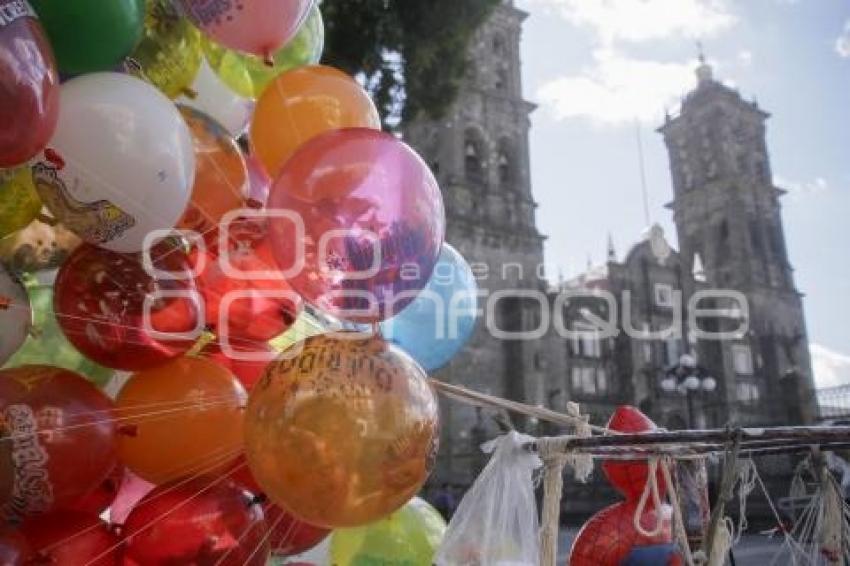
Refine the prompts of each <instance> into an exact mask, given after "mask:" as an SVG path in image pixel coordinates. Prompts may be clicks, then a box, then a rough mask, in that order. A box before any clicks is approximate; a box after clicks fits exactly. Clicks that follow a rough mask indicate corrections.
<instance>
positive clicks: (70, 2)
mask: <svg viewBox="0 0 850 566" xmlns="http://www.w3.org/2000/svg"><path fill="white" fill-rule="evenodd" d="M30 3H31V4H32V6H33V8H35V11H36V13H37V14H38V17H39V19H40V20H41V24H42V25H43V26H44V28H45V30H46V31H47V36H48V37H49V38H50V43H51V44H52V45H53V52H54V53H55V55H56V61H57V63H58V64H59V70H60V71H61V72H63V73H65V74H68V75H81V74H84V73H93V72H95V71H110V70H112V69H114V68H115V66H116V65H118V64H119V63H120V62H121V61H122V60H123V59H124V57H126V56H127V54H128V53H130V52H131V51H132V50H133V48H134V47H135V46H136V44H137V43H138V42H139V39H140V38H141V36H142V26H143V23H144V20H145V0H30Z"/></svg>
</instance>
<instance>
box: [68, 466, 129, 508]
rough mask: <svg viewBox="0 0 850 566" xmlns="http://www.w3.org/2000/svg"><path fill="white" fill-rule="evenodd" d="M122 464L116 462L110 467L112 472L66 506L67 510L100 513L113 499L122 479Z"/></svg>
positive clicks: (116, 495) (116, 494)
mask: <svg viewBox="0 0 850 566" xmlns="http://www.w3.org/2000/svg"><path fill="white" fill-rule="evenodd" d="M124 473H125V470H124V466H123V465H121V464H118V465H117V466H115V468H113V469H112V473H110V474H109V476H107V478H106V479H105V480H103V481H102V482H100V485H98V486H97V487H96V488H94V489H93V490H92V491H90V492H89V493H87V494H86V495H84V496H83V497H81V498H80V499H78V500H77V501H75V502H74V503H72V504H71V505H68V506H67V509H68V510H71V511H79V512H81V513H87V514H89V515H98V516H99V515H100V514H101V513H103V512H104V511H106V510H107V509H109V506H110V505H112V503H113V502H114V501H115V498H116V497H118V492H119V490H120V489H121V483H122V482H123V481H124Z"/></svg>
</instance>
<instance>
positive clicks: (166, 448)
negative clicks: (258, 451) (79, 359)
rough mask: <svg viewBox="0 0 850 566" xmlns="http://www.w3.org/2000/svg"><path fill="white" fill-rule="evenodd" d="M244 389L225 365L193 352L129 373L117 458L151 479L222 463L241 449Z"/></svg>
mask: <svg viewBox="0 0 850 566" xmlns="http://www.w3.org/2000/svg"><path fill="white" fill-rule="evenodd" d="M246 397H247V394H246V393H245V389H244V388H243V387H242V385H241V384H240V383H239V381H238V380H237V379H236V377H234V376H233V374H232V373H230V372H229V371H228V370H226V369H225V368H223V367H221V366H220V365H218V364H216V363H215V362H213V361H211V360H208V359H204V358H195V357H184V358H178V359H176V360H172V361H170V362H168V363H167V364H165V365H162V366H158V367H156V368H154V369H150V370H146V371H143V372H139V373H137V374H135V375H134V376H133V377H131V378H130V380H129V381H128V382H127V383H126V384H125V385H124V387H123V388H122V389H121V392H120V393H119V394H118V399H117V401H116V404H117V407H116V411H117V414H118V416H119V418H120V419H121V426H120V427H119V429H118V432H119V440H118V452H119V455H120V457H121V461H122V462H124V464H125V465H126V466H127V467H128V468H130V470H132V471H133V472H134V473H135V474H137V475H138V476H139V477H141V478H142V479H144V480H147V481H149V482H151V483H155V484H162V483H165V482H168V481H171V480H175V479H178V478H181V477H184V476H190V475H199V474H211V473H215V472H218V471H220V470H222V469H224V468H225V467H226V466H227V465H228V464H230V463H231V462H232V461H233V460H235V459H236V458H237V457H238V456H239V454H240V453H241V451H242V447H243V440H242V411H243V407H244V405H245V400H246Z"/></svg>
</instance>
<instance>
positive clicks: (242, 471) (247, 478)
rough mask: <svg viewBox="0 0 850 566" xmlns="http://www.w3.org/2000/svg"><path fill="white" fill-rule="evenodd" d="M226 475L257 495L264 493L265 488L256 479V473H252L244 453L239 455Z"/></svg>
mask: <svg viewBox="0 0 850 566" xmlns="http://www.w3.org/2000/svg"><path fill="white" fill-rule="evenodd" d="M224 475H226V476H228V477H229V478H230V479H232V480H233V481H234V482H236V483H237V484H238V485H240V486H241V487H243V488H244V489H245V490H247V491H250V492H251V493H252V494H254V495H256V496H260V495H263V488H261V487H260V484H258V483H257V480H256V479H254V474H252V473H251V468H250V467H249V466H248V461H247V460H246V459H245V456H244V455H242V456H239V458H238V459H237V460H236V461H235V462H234V463H233V465H232V466H231V467H230V469H229V470H228V471H227V472H225V474H224Z"/></svg>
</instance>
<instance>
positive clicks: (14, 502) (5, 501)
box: [0, 366, 116, 520]
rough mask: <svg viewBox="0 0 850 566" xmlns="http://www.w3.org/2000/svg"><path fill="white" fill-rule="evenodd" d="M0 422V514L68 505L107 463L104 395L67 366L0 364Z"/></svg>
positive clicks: (111, 445) (101, 476)
mask: <svg viewBox="0 0 850 566" xmlns="http://www.w3.org/2000/svg"><path fill="white" fill-rule="evenodd" d="M0 424H2V426H0V429H5V430H6V431H7V434H8V439H7V441H6V442H0V498H2V499H0V518H5V519H7V520H16V519H21V518H25V517H30V516H33V515H39V514H43V513H45V512H47V511H50V510H52V509H56V508H62V507H67V506H68V505H72V504H74V503H76V502H77V501H78V500H79V499H80V498H81V497H82V496H84V495H86V494H88V493H90V492H92V491H93V490H94V489H96V488H97V487H98V485H100V484H101V482H103V481H104V480H105V479H106V477H107V476H108V475H109V473H110V472H111V471H112V470H113V469H114V468H115V465H116V431H115V422H114V415H113V404H112V401H111V400H110V399H109V398H108V397H107V396H106V395H104V394H103V393H101V392H100V390H98V389H97V388H96V387H95V386H94V385H92V384H91V383H90V382H89V381H87V380H86V379H85V378H83V377H82V376H79V375H77V374H75V373H74V372H71V371H68V370H64V369H59V368H54V367H48V366H23V367H20V368H15V369H4V370H0ZM4 485H5V488H4V487H3V486H4Z"/></svg>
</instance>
